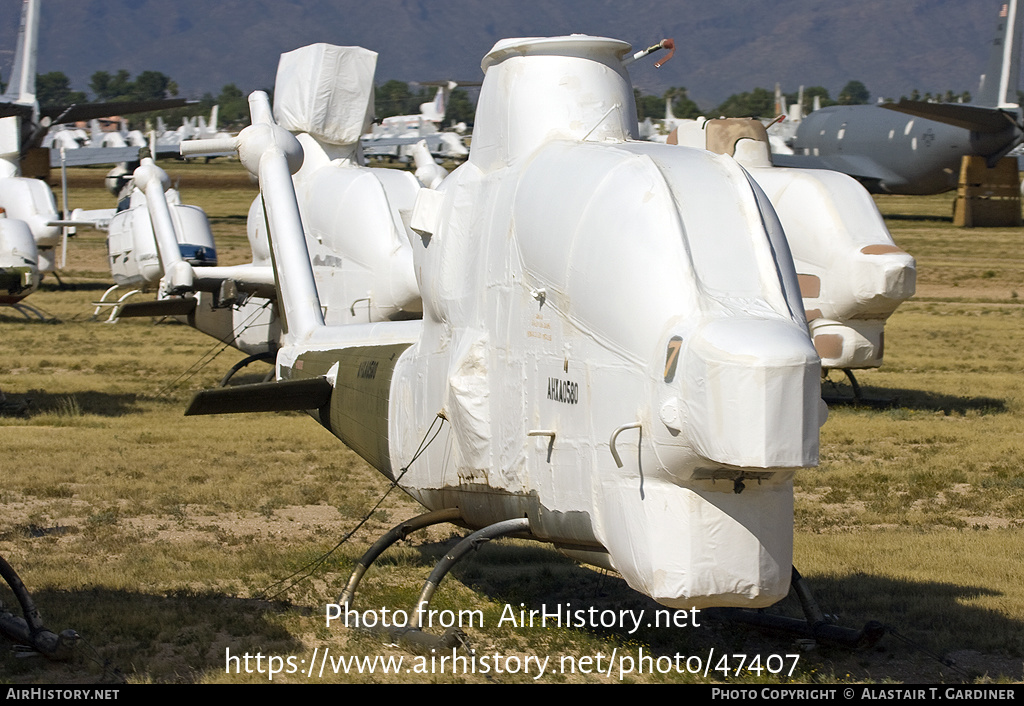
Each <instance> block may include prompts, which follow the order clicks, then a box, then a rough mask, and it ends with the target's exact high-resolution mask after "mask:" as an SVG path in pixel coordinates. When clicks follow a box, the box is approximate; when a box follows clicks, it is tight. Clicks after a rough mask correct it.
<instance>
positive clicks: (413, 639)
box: [338, 508, 530, 649]
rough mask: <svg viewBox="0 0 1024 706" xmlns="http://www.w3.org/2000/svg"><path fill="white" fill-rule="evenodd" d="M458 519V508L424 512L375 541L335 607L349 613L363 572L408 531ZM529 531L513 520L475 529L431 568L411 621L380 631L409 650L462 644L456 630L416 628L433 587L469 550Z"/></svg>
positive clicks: (526, 524)
mask: <svg viewBox="0 0 1024 706" xmlns="http://www.w3.org/2000/svg"><path fill="white" fill-rule="evenodd" d="M460 519H461V514H460V513H459V510H458V508H450V509H447V510H436V511H434V512H428V513H425V514H423V515H419V516H417V517H414V518H412V519H411V520H407V521H406V522H403V523H401V524H399V525H396V526H395V527H394V528H392V529H391V531H390V532H388V533H387V534H386V535H384V536H383V537H381V538H380V539H378V540H377V541H376V542H375V543H374V544H373V546H372V547H370V548H369V549H368V550H367V551H366V553H365V554H363V556H362V557H361V558H360V559H359V562H358V563H357V564H356V567H355V569H354V570H353V571H352V575H351V576H350V577H349V579H348V583H347V584H346V586H345V589H344V590H343V591H342V592H341V595H340V596H339V597H338V605H339V606H341V608H342V609H343V610H351V607H352V602H353V601H354V599H355V592H356V589H357V588H358V587H359V582H360V581H361V580H362V578H363V576H364V575H365V574H366V571H367V569H369V568H370V565H371V564H372V563H373V562H374V561H375V560H376V559H377V557H379V556H380V555H381V554H382V553H384V550H385V549H387V548H388V547H390V546H391V545H392V544H394V543H395V542H397V541H399V540H401V539H404V538H405V537H407V536H408V535H409V534H410V533H411V532H414V531H416V530H418V529H423V528H424V527H429V526H431V525H436V524H440V523H442V522H457V521H458V520H460ZM529 531H530V521H529V520H528V519H526V518H515V519H511V520H504V521H502V522H496V523H494V524H492V525H488V526H487V527H484V528H483V529H479V530H477V531H476V532H473V533H472V534H470V535H469V536H467V537H465V538H463V539H462V540H461V541H460V542H459V543H458V544H456V545H455V547H453V548H452V550H451V551H449V552H448V553H447V554H445V555H444V557H443V558H442V559H441V560H440V561H439V562H438V563H437V565H436V566H435V567H434V570H433V571H431V572H430V577H429V578H427V580H426V582H425V583H424V584H423V589H422V590H421V591H420V596H419V598H418V599H417V601H416V608H415V609H414V610H413V611H412V619H411V620H410V622H409V625H407V626H405V627H386V628H380V631H381V632H383V633H385V634H387V635H388V636H389V637H390V638H391V639H394V640H401V641H403V642H405V643H407V644H408V645H410V646H411V647H421V648H424V649H438V648H440V649H448V648H456V647H459V646H460V645H465V644H466V634H465V633H464V632H462V630H460V629H458V628H454V627H452V628H449V629H448V630H446V631H445V633H444V634H443V635H440V636H438V635H432V634H430V633H427V632H424V631H423V630H422V628H421V626H420V616H421V615H423V614H424V613H426V612H427V611H428V610H429V607H430V600H431V598H433V596H434V592H435V591H437V587H438V586H439V585H440V583H441V581H442V580H443V579H444V577H445V576H446V575H447V574H448V572H449V571H451V570H452V568H453V567H454V566H455V564H457V563H458V562H459V561H460V560H461V559H463V558H464V557H465V556H466V555H467V554H469V553H470V552H472V551H476V550H477V549H479V548H480V547H482V546H483V545H484V544H486V543H487V542H489V541H490V540H492V539H496V538H498V537H502V536H504V535H507V534H515V533H518V532H529Z"/></svg>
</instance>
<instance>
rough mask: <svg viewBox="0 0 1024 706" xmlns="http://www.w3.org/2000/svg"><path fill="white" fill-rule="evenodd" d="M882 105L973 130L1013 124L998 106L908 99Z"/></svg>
mask: <svg viewBox="0 0 1024 706" xmlns="http://www.w3.org/2000/svg"><path fill="white" fill-rule="evenodd" d="M882 107H883V108H887V109H889V110H895V111H896V112H899V113H906V114H907V115H913V116H915V117H918V118H925V119H926V120H934V121H935V122H938V123H945V124H947V125H952V126H954V127H959V128H963V129H964V130H971V131H973V132H1002V131H1003V130H1006V129H1007V128H1010V127H1012V126H1013V125H1014V119H1013V116H1012V115H1010V114H1009V113H1007V112H1005V111H1003V110H999V109H998V108H982V107H980V106H976V105H963V104H961V103H928V102H926V101H908V100H901V101H900V102H899V103H885V104H884V105H882Z"/></svg>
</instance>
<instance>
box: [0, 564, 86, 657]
mask: <svg viewBox="0 0 1024 706" xmlns="http://www.w3.org/2000/svg"><path fill="white" fill-rule="evenodd" d="M0 577H3V579H4V581H6V582H7V585H9V586H10V587H11V590H12V591H13V592H14V595H15V597H17V599H18V603H20V604H21V612H22V613H23V614H24V616H25V617H24V618H19V617H18V616H16V615H14V614H13V613H10V612H8V611H7V610H5V609H4V607H3V604H2V603H0V634H3V635H5V636H6V637H7V638H8V639H10V640H12V641H13V642H17V643H20V644H22V645H25V646H27V647H29V648H31V649H33V650H35V651H36V652H39V653H40V654H41V655H43V656H44V657H47V658H49V659H52V660H55V661H65V660H68V659H71V655H72V651H73V649H74V646H75V642H77V641H78V633H76V632H75V631H74V630H64V631H62V632H61V633H60V634H59V635H57V634H54V633H53V632H51V631H50V630H47V629H46V626H44V625H43V619H42V617H41V616H40V615H39V610H38V609H37V608H36V605H35V603H34V602H33V601H32V596H30V595H29V592H28V589H27V588H25V584H24V583H22V581H21V578H20V577H19V576H18V574H17V572H15V570H14V568H13V567H12V566H11V565H10V564H8V563H7V560H6V559H4V558H3V557H2V556H0Z"/></svg>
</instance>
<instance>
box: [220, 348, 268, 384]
mask: <svg viewBox="0 0 1024 706" xmlns="http://www.w3.org/2000/svg"><path fill="white" fill-rule="evenodd" d="M276 359H277V353H275V352H271V351H267V352H265V353H256V354H255V355H250V356H249V357H247V358H243V359H242V360H240V361H238V362H237V363H235V364H234V365H232V366H231V370H229V371H228V372H227V374H226V375H225V376H224V377H223V378H221V380H220V384H219V385H218V387H227V386H228V383H229V382H230V381H231V378H232V377H233V376H234V374H235V373H237V372H238V371H239V370H241V369H242V368H244V367H246V366H248V365H249V364H250V363H255V362H256V361H258V360H262V361H265V362H267V363H270V364H271V365H273V364H274V361H275V360H276ZM273 379H274V371H273V370H271V371H270V372H269V373H267V376H266V378H264V380H263V382H270V381H271V380H273Z"/></svg>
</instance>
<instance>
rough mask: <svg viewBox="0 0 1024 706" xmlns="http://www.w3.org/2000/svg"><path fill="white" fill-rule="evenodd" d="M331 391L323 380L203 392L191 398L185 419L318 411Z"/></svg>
mask: <svg viewBox="0 0 1024 706" xmlns="http://www.w3.org/2000/svg"><path fill="white" fill-rule="evenodd" d="M333 389H334V388H333V387H332V386H331V383H330V382H328V381H327V379H326V378H307V379H305V380H282V381H279V382H259V383H256V384H254V385H238V386H237V387H220V388H217V389H214V390H203V391H202V392H198V393H196V396H195V397H193V398H192V404H190V405H189V407H188V409H187V410H186V411H185V416H186V417H189V416H193V415H197V414H235V413H240V412H288V411H299V410H305V409H319V408H320V407H323V406H324V405H325V404H327V403H328V402H329V401H330V399H331V391H332V390H333Z"/></svg>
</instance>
